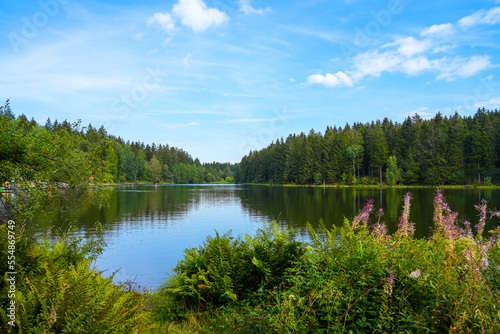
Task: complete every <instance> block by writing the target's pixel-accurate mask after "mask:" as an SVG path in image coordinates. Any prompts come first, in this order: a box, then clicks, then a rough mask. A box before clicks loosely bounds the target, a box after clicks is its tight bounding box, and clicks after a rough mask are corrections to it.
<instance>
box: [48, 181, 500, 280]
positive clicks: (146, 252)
mask: <svg viewBox="0 0 500 334" xmlns="http://www.w3.org/2000/svg"><path fill="white" fill-rule="evenodd" d="M407 191H410V192H411V193H412V195H413V200H412V202H411V203H412V205H411V212H410V221H412V222H415V224H416V235H417V236H418V237H425V236H428V235H429V227H431V225H432V216H433V206H432V203H433V198H434V195H435V189H426V188H414V189H411V188H408V189H400V188H397V189H356V188H314V187H281V186H274V187H269V186H257V185H222V184H221V185H206V184H202V185H159V186H158V187H155V186H154V185H136V186H117V187H113V188H112V189H111V194H110V202H109V205H108V206H107V207H104V208H102V209H97V208H96V207H93V206H91V205H89V204H82V205H81V206H80V207H79V208H78V209H77V210H73V211H72V212H71V213H67V214H62V215H58V216H53V217H51V218H49V219H48V220H47V219H46V220H45V221H43V220H42V222H41V224H42V225H45V226H48V225H50V224H52V225H54V227H55V228H59V227H63V226H67V224H68V223H69V222H71V224H73V225H74V226H76V227H77V229H78V231H79V233H82V234H84V233H85V232H86V231H88V230H89V229H91V228H92V227H93V223H94V222H95V221H100V222H101V223H102V224H103V225H104V226H106V227H107V230H106V231H104V238H105V240H106V242H107V247H106V249H105V250H104V252H103V254H102V255H101V256H100V258H99V259H98V260H97V263H96V266H97V268H98V269H100V270H106V271H105V274H106V275H110V274H111V273H113V272H115V271H117V270H119V271H118V272H117V273H116V275H115V281H116V282H123V281H126V280H134V281H136V282H137V284H139V285H140V286H141V287H146V288H151V289H154V288H157V287H158V286H159V285H160V284H162V283H163V282H164V281H165V279H166V278H167V277H168V275H169V274H170V273H171V268H173V267H175V265H176V263H177V261H178V260H179V259H181V258H182V257H183V254H184V250H185V249H186V248H187V247H197V246H199V245H200V244H202V243H203V241H204V240H205V239H206V237H207V236H208V235H215V231H218V232H219V233H221V234H224V233H226V232H228V231H232V235H233V236H238V235H242V234H244V233H250V234H253V233H255V231H256V230H257V229H258V228H260V227H262V226H263V225H264V224H268V223H270V222H271V221H274V220H277V221H278V223H279V224H280V225H282V226H290V227H294V228H303V227H304V226H305V224H306V222H310V223H311V224H312V225H313V226H318V222H319V220H320V218H322V219H323V220H324V222H325V225H327V226H332V224H337V225H340V224H342V222H343V220H344V217H346V218H348V219H352V218H353V217H354V216H355V215H356V214H357V213H358V212H359V210H360V209H362V207H363V205H364V204H365V203H366V202H367V201H368V200H370V199H373V201H374V204H375V210H378V209H379V208H383V209H384V212H385V214H384V216H383V219H382V221H385V222H386V223H387V226H388V228H389V230H390V231H395V230H396V228H397V224H398V219H399V215H400V213H401V207H402V204H403V202H402V199H403V195H404V194H405V193H406V192H407ZM444 195H445V196H446V198H447V201H448V203H449V204H450V207H451V209H452V210H453V211H458V212H459V220H461V221H464V220H469V221H471V222H472V223H473V225H474V224H475V222H477V219H478V217H477V211H476V210H475V209H474V204H478V203H480V201H481V199H486V200H487V201H488V207H489V208H495V207H497V208H499V207H500V190H498V189H487V190H484V189H445V190H444ZM49 220H50V222H49ZM372 220H376V218H375V217H373V218H372ZM490 224H491V223H490ZM495 224H496V222H495ZM490 227H491V226H490Z"/></svg>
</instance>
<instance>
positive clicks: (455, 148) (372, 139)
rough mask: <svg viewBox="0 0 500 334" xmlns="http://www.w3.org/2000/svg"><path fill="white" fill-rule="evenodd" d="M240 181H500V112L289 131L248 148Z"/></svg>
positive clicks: (240, 168)
mask: <svg viewBox="0 0 500 334" xmlns="http://www.w3.org/2000/svg"><path fill="white" fill-rule="evenodd" d="M235 181H236V182H240V183H280V184H286V183H295V184H323V183H326V184H334V183H341V184H371V183H387V184H391V185H392V184H396V183H402V184H409V185H410V184H428V185H437V184H469V183H486V184H489V183H491V182H499V181H500V112H499V111H498V110H495V111H489V110H485V109H484V108H482V109H479V110H478V111H477V113H476V114H475V115H474V116H468V117H462V116H460V115H459V114H458V113H455V115H453V116H451V117H447V116H444V117H443V115H442V114H441V113H437V114H436V116H435V117H433V118H431V119H422V118H421V117H420V116H418V115H415V116H412V117H408V118H406V119H405V121H404V122H403V123H398V122H393V121H391V120H389V119H387V118H385V119H384V120H383V121H379V120H377V121H376V122H374V121H372V122H371V123H366V124H362V123H354V124H353V125H352V126H351V125H349V124H346V125H345V127H344V128H342V127H336V126H334V127H330V126H328V127H327V129H326V131H325V133H324V134H321V132H315V131H314V130H311V131H310V132H309V134H308V135H306V134H305V133H301V134H299V135H295V134H291V135H289V136H288V137H287V138H286V140H283V138H281V139H278V140H276V142H273V143H271V145H269V146H268V147H266V148H264V149H262V150H260V151H253V152H250V153H249V154H248V155H246V156H245V157H243V159H242V160H241V162H240V163H239V165H238V167H237V169H236V173H235Z"/></svg>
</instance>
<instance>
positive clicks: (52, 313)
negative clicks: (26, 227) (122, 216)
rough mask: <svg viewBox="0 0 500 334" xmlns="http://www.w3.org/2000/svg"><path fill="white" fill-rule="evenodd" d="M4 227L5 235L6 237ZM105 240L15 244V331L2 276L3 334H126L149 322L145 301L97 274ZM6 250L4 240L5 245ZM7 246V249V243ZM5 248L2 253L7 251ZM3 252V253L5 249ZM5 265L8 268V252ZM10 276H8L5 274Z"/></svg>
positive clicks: (31, 240) (0, 314) (30, 240)
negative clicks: (95, 263) (95, 264)
mask: <svg viewBox="0 0 500 334" xmlns="http://www.w3.org/2000/svg"><path fill="white" fill-rule="evenodd" d="M6 230H7V229H6V226H5V225H2V226H0V235H1V236H2V237H3V236H5V235H7V231H6ZM100 240H101V239H99V238H97V239H94V238H90V239H88V240H87V241H84V240H83V239H81V238H78V237H68V236H63V237H62V238H61V239H59V240H58V241H53V240H49V239H48V238H47V237H46V238H45V239H41V240H38V239H37V238H35V237H30V236H29V235H23V236H22V237H21V238H19V239H18V240H17V242H16V266H17V268H16V271H17V275H16V298H15V301H16V305H17V307H16V326H15V327H11V326H10V325H7V320H8V318H7V314H6V307H3V306H5V305H7V303H8V302H9V300H8V299H7V295H8V294H7V289H8V282H7V279H8V275H7V274H5V275H3V276H2V281H1V283H0V291H1V293H0V295H1V297H0V299H1V304H2V308H1V310H0V318H1V319H2V321H1V323H2V325H1V326H0V328H1V330H2V332H3V333H11V332H12V333H127V332H131V331H132V330H133V329H134V328H137V327H138V326H139V324H140V323H141V322H142V321H144V313H143V312H142V310H141V309H142V307H143V304H144V297H143V296H142V295H140V294H139V293H137V292H134V291H125V286H115V285H114V284H113V282H112V277H110V278H104V277H103V276H102V275H101V273H100V272H98V271H96V270H94V269H92V264H91V262H92V261H93V260H94V259H95V258H96V257H97V256H98V255H99V254H100V251H101V249H102V248H101V244H102V243H101V241H100ZM2 244H4V243H3V240H2ZM5 244H6V243H5ZM2 248H3V247H2ZM2 251H3V249H2ZM0 261H1V263H2V264H4V263H7V257H6V254H5V253H4V252H2V254H1V256H0ZM2 272H6V271H2Z"/></svg>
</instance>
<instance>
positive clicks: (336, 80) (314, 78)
mask: <svg viewBox="0 0 500 334" xmlns="http://www.w3.org/2000/svg"><path fill="white" fill-rule="evenodd" d="M307 82H308V83H310V84H321V85H325V86H327V87H335V86H340V85H346V86H349V87H352V86H353V83H352V79H351V78H350V77H349V76H348V75H347V74H345V73H344V72H341V71H339V72H337V73H334V74H331V73H327V74H325V75H321V74H312V75H310V76H308V77H307Z"/></svg>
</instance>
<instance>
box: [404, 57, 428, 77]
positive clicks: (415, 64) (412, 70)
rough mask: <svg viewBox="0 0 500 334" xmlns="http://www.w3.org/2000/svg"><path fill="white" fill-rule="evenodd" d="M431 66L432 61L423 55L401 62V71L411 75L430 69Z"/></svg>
mask: <svg viewBox="0 0 500 334" xmlns="http://www.w3.org/2000/svg"><path fill="white" fill-rule="evenodd" d="M432 66H433V65H432V62H431V61H429V59H427V57H424V56H420V57H417V58H412V59H408V60H406V61H405V62H403V63H402V64H401V67H402V70H403V72H405V73H407V74H411V75H415V74H418V73H419V72H422V71H425V70H428V69H431V68H432Z"/></svg>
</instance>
